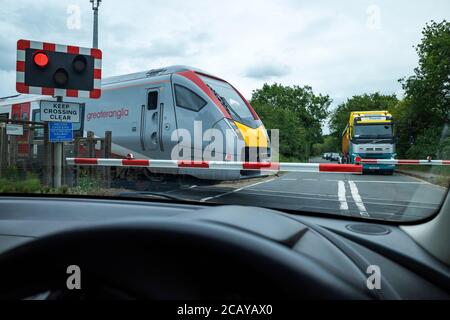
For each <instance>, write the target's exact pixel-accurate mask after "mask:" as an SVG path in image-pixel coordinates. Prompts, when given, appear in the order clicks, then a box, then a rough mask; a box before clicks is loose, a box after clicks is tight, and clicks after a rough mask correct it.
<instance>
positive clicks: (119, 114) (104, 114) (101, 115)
mask: <svg viewBox="0 0 450 320" xmlns="http://www.w3.org/2000/svg"><path fill="white" fill-rule="evenodd" d="M128 111H129V110H128V109H125V108H122V109H118V110H111V111H98V112H90V113H88V114H87V116H86V120H87V121H91V120H92V119H107V118H115V119H121V118H123V117H128Z"/></svg>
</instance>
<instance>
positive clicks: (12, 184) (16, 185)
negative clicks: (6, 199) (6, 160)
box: [0, 167, 41, 193]
mask: <svg viewBox="0 0 450 320" xmlns="http://www.w3.org/2000/svg"><path fill="white" fill-rule="evenodd" d="M24 175H25V178H23V177H21V175H20V173H19V171H18V170H17V168H16V167H9V168H7V169H6V170H5V172H4V175H3V177H2V178H1V179H0V193H35V192H38V191H39V190H40V189H41V183H40V181H39V179H38V178H37V177H36V176H35V175H33V174H24Z"/></svg>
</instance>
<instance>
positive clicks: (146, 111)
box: [140, 82, 177, 159]
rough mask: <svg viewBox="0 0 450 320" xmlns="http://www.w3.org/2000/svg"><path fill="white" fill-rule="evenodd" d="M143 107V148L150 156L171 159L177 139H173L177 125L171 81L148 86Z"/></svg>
mask: <svg viewBox="0 0 450 320" xmlns="http://www.w3.org/2000/svg"><path fill="white" fill-rule="evenodd" d="M142 108H143V109H142V117H141V133H140V134H141V148H142V149H143V150H144V153H145V154H146V155H147V156H149V157H150V158H153V159H170V157H171V153H172V149H173V148H174V147H175V146H176V141H177V139H174V141H172V140H171V136H172V133H173V131H174V130H176V129H177V126H176V119H175V111H174V107H173V102H172V94H171V90H170V83H169V82H164V83H161V84H160V85H158V86H157V87H151V88H148V89H147V91H146V101H145V105H143V106H142Z"/></svg>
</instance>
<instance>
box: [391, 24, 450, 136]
mask: <svg viewBox="0 0 450 320" xmlns="http://www.w3.org/2000/svg"><path fill="white" fill-rule="evenodd" d="M422 34H423V38H422V41H421V43H420V44H419V45H418V46H417V47H416V51H417V54H418V56H419V66H418V67H417V68H416V69H414V75H413V76H410V77H408V78H404V79H401V80H400V82H401V84H402V86H403V89H404V90H405V100H406V102H407V104H408V112H407V116H408V118H409V119H410V121H412V123H413V127H412V129H413V133H414V134H415V135H416V134H419V133H420V131H422V129H423V128H428V127H430V126H431V127H443V126H444V124H445V123H446V122H447V121H448V119H449V112H450V82H449V78H450V23H449V22H447V21H445V20H444V21H442V22H440V23H437V22H434V21H432V22H431V23H429V24H427V25H426V26H425V28H424V29H423V31H422Z"/></svg>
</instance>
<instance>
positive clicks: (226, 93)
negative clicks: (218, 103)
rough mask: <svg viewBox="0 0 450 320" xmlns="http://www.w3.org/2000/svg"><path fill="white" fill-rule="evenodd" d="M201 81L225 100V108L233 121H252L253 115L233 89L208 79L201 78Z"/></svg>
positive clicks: (220, 82)
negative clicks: (229, 111) (228, 109)
mask: <svg viewBox="0 0 450 320" xmlns="http://www.w3.org/2000/svg"><path fill="white" fill-rule="evenodd" d="M201 79H202V80H203V81H204V82H205V83H206V84H207V85H208V86H210V87H211V88H212V89H213V90H214V91H215V92H216V93H217V94H218V95H219V96H220V97H221V98H223V99H225V101H226V103H227V106H226V107H227V108H230V109H232V110H231V116H232V117H233V118H234V120H238V121H239V120H240V119H247V120H251V119H253V115H252V113H251V112H250V110H249V108H248V106H247V104H246V103H245V101H244V100H242V98H241V96H240V95H239V94H238V93H237V92H236V90H234V88H233V87H232V86H231V85H230V84H228V83H226V82H224V81H219V80H215V79H212V78H209V77H205V76H201Z"/></svg>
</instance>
